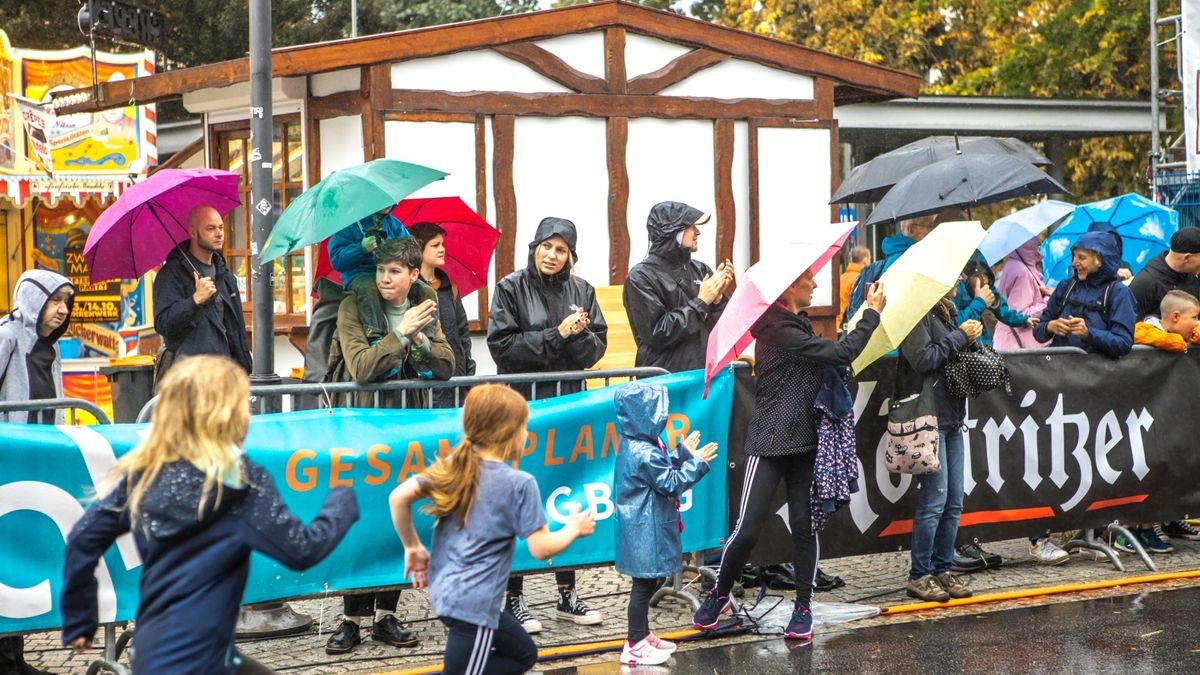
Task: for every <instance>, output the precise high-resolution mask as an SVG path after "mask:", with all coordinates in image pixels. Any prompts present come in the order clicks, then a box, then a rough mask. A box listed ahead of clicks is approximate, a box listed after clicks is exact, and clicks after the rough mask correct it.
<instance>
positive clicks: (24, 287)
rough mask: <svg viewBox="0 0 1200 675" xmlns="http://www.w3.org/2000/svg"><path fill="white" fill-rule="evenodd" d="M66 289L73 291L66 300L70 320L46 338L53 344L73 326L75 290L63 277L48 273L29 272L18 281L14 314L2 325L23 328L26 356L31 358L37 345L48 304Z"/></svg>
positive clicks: (14, 296) (1, 323) (21, 331)
mask: <svg viewBox="0 0 1200 675" xmlns="http://www.w3.org/2000/svg"><path fill="white" fill-rule="evenodd" d="M63 286H70V287H71V297H70V298H68V299H67V309H68V312H67V319H66V320H65V321H63V322H62V325H61V326H59V327H58V328H57V329H55V331H54V332H53V333H51V334H50V335H49V336H48V337H47V339H48V340H49V341H50V342H54V341H55V340H57V339H58V338H60V337H62V336H63V334H64V333H66V332H67V328H69V327H70V325H71V314H72V313H73V312H74V310H75V292H74V291H75V287H74V286H72V285H71V281H70V280H69V279H67V278H66V277H64V276H63V275H61V274H56V273H54V272H49V271H47V270H29V271H28V272H25V273H24V274H22V275H21V276H20V277H19V278H18V279H17V288H16V290H15V291H13V311H12V312H11V313H10V314H9V315H8V316H6V317H4V318H3V319H0V325H3V324H6V323H14V322H15V323H17V324H19V325H20V327H21V330H20V331H18V333H19V335H20V338H19V341H20V344H21V348H22V351H23V352H24V353H26V354H28V353H29V351H30V350H31V349H33V343H35V342H37V339H38V337H39V336H38V320H39V319H40V318H41V316H42V310H44V309H45V308H46V302H47V301H49V300H50V296H52V295H54V294H55V293H56V292H58V289H60V288H62V287H63Z"/></svg>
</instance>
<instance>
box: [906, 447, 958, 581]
mask: <svg viewBox="0 0 1200 675" xmlns="http://www.w3.org/2000/svg"><path fill="white" fill-rule="evenodd" d="M938 455H939V456H940V458H941V462H942V466H941V468H940V469H938V470H937V471H936V472H934V473H927V474H925V475H922V476H917V487H918V488H919V490H920V492H919V493H918V495H917V513H916V515H915V516H914V517H913V532H912V569H910V570H909V572H908V576H909V578H910V579H919V578H920V577H923V576H925V575H926V574H936V573H938V572H949V571H950V563H952V562H954V539H955V537H957V536H958V519H959V517H960V516H961V515H962V506H963V433H962V432H961V431H959V430H958V429H953V430H950V431H946V430H939V431H938Z"/></svg>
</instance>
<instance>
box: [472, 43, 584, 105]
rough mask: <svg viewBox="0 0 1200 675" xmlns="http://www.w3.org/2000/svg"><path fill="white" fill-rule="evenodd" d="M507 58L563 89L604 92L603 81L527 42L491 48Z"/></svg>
mask: <svg viewBox="0 0 1200 675" xmlns="http://www.w3.org/2000/svg"><path fill="white" fill-rule="evenodd" d="M493 50H494V51H497V52H499V53H501V54H503V55H504V56H507V57H508V58H510V59H512V60H514V61H517V62H518V63H522V64H524V65H526V66H528V67H529V68H530V69H531V70H533V71H534V72H536V73H538V74H539V75H542V76H543V77H546V78H549V79H551V80H553V81H555V82H557V83H559V84H561V85H562V86H564V87H567V88H569V89H574V90H575V91H578V92H582V93H585V94H602V93H604V92H605V82H604V80H602V79H600V78H598V77H596V76H594V75H588V74H587V73H581V72H579V71H578V70H575V69H574V68H572V67H571V66H569V65H568V64H567V62H566V61H563V60H562V59H560V58H558V57H557V56H555V55H554V54H552V53H550V52H549V51H547V50H545V49H542V48H541V47H539V46H537V45H535V44H532V43H529V42H516V43H513V44H507V45H499V46H496V47H494V48H493Z"/></svg>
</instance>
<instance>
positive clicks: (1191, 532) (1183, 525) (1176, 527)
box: [1162, 520, 1200, 541]
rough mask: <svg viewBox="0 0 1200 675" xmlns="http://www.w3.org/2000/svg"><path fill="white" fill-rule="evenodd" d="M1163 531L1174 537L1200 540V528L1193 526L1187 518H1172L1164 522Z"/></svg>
mask: <svg viewBox="0 0 1200 675" xmlns="http://www.w3.org/2000/svg"><path fill="white" fill-rule="evenodd" d="M1162 529H1163V533H1164V534H1166V535H1167V536H1168V537H1170V538H1172V539H1187V540H1188V541H1200V530H1197V529H1196V528H1194V527H1192V526H1191V525H1190V524H1189V523H1188V521H1186V520H1171V521H1168V522H1166V523H1163V527H1162Z"/></svg>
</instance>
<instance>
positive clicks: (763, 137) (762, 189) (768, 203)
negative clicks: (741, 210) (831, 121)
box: [758, 128, 833, 306]
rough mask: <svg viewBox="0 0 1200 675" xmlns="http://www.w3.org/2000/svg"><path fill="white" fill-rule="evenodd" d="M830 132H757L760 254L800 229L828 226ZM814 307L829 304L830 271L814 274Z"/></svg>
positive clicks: (768, 252) (789, 237) (809, 130)
mask: <svg viewBox="0 0 1200 675" xmlns="http://www.w3.org/2000/svg"><path fill="white" fill-rule="evenodd" d="M829 141H830V139H829V130H828V129H768V128H760V129H759V130H758V208H759V210H758V213H759V254H760V255H761V256H766V255H769V254H770V251H771V248H772V247H773V246H774V245H776V244H780V243H784V242H788V241H792V240H793V236H792V235H793V233H795V232H796V231H798V230H799V229H801V228H806V227H813V226H827V225H828V224H829V222H830V215H829V197H830V190H829V181H830V157H829V144H830V143H829ZM816 278H817V283H818V286H817V290H816V292H815V293H814V294H813V303H812V304H813V306H822V305H829V304H832V298H833V289H832V288H831V287H830V286H831V284H830V282H829V271H828V269H825V270H822V271H821V272H819V273H818V274H817V277H816Z"/></svg>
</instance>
